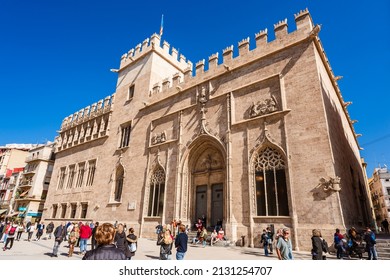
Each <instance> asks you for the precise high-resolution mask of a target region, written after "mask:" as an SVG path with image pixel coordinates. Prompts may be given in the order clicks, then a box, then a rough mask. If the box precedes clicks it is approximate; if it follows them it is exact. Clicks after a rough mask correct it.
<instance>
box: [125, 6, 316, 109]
mask: <svg viewBox="0 0 390 280" xmlns="http://www.w3.org/2000/svg"><path fill="white" fill-rule="evenodd" d="M295 23H296V27H297V29H296V30H295V31H294V32H290V33H289V32H288V25H287V19H284V20H281V21H279V22H277V23H276V24H274V26H273V27H274V34H275V40H273V41H271V42H268V29H267V28H266V29H264V30H261V31H260V32H259V33H256V34H255V36H254V39H255V46H254V48H253V49H251V48H250V47H251V45H250V37H247V38H245V39H243V40H241V41H239V42H238V44H237V49H238V54H237V55H236V56H235V57H234V46H233V45H230V46H228V47H226V48H225V49H223V50H222V61H221V62H220V61H219V54H218V53H216V54H213V55H211V56H209V58H208V60H206V59H201V60H199V61H198V62H197V63H196V64H195V67H193V66H192V63H191V62H189V61H188V62H186V63H187V64H186V67H184V68H183V70H182V71H181V74H182V76H180V79H178V77H177V75H176V74H175V75H174V76H170V77H166V78H165V80H166V79H168V80H169V81H172V82H170V83H167V82H165V83H164V82H163V81H161V82H159V83H156V84H155V85H153V86H152V88H151V89H150V94H149V96H150V97H151V98H156V99H158V98H157V97H154V96H155V95H157V94H159V93H164V92H170V93H177V92H180V91H183V90H184V89H185V88H188V87H191V86H192V85H193V84H196V83H197V81H202V80H204V79H207V77H206V76H207V75H209V76H215V75H218V74H224V73H225V72H226V71H228V72H230V71H232V70H233V69H234V68H237V67H240V66H242V65H243V64H245V63H248V62H250V58H253V59H258V58H260V57H263V56H266V55H267V54H269V53H274V52H276V51H278V50H281V49H283V48H285V47H286V46H288V45H289V44H290V45H294V44H296V43H297V42H299V41H302V40H306V39H308V38H309V36H310V35H311V32H312V31H313V29H315V28H314V27H313V26H314V25H313V22H312V19H311V16H310V14H309V11H308V10H307V9H305V10H303V11H300V12H299V13H298V14H295ZM160 44H161V42H160V37H159V36H158V35H157V34H154V35H153V36H152V37H151V39H150V43H149V45H148V46H146V43H145V44H144V45H143V46H142V49H141V51H139V52H138V55H141V54H142V53H144V52H148V50H149V49H150V48H151V47H150V46H151V45H152V46H157V47H158V48H161V47H160ZM143 48H145V50H143ZM161 49H162V50H163V52H164V53H165V54H169V55H170V57H171V59H172V60H175V61H177V57H178V54H177V50H176V49H175V48H170V46H169V44H168V43H166V42H164V43H163V46H162V48H161ZM169 49H171V52H170V53H169ZM181 57H182V56H181V55H180V62H182V61H183V62H184V61H185V58H184V57H183V60H182V59H181ZM244 57H245V58H244ZM136 59H137V54H134V52H129V53H128V54H125V55H124V56H122V62H123V63H127V61H128V60H136ZM123 63H121V67H122V65H124V64H123ZM207 64H208V65H207ZM205 69H207V70H205ZM164 85H165V86H164ZM162 96H163V95H162ZM151 102H152V103H153V101H151Z"/></svg>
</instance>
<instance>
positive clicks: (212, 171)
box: [190, 143, 226, 228]
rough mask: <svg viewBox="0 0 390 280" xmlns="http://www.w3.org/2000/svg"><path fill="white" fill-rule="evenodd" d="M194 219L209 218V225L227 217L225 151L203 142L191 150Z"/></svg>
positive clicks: (213, 224)
mask: <svg viewBox="0 0 390 280" xmlns="http://www.w3.org/2000/svg"><path fill="white" fill-rule="evenodd" d="M190 158H191V160H190V163H192V164H190V166H191V167H192V168H191V176H192V180H191V182H192V198H193V199H192V205H193V207H192V221H195V222H196V221H197V220H198V218H202V216H205V217H206V226H207V227H209V228H210V227H214V226H215V225H216V224H217V223H218V222H220V223H222V222H223V221H224V217H225V212H226V211H225V207H226V206H225V204H226V203H225V201H226V199H225V197H226V191H225V189H226V187H225V186H226V184H225V181H226V171H225V170H226V165H225V159H224V156H223V154H222V152H221V151H220V150H219V149H218V148H216V147H215V146H214V145H211V144H210V143H208V144H205V143H204V144H203V145H201V147H198V148H197V149H196V150H195V151H193V152H192V153H191V156H190Z"/></svg>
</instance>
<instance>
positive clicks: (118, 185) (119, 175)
mask: <svg viewBox="0 0 390 280" xmlns="http://www.w3.org/2000/svg"><path fill="white" fill-rule="evenodd" d="M124 176H125V171H124V169H123V166H122V165H120V166H118V168H117V170H116V176H115V192H114V200H115V201H117V202H120V201H121V198H122V190H123V179H124Z"/></svg>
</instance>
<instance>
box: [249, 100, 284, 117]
mask: <svg viewBox="0 0 390 280" xmlns="http://www.w3.org/2000/svg"><path fill="white" fill-rule="evenodd" d="M277 110H278V108H277V105H276V101H275V99H274V97H272V98H267V99H264V100H261V101H258V102H257V103H255V102H253V104H252V106H251V110H250V113H249V116H250V117H251V118H254V117H258V116H262V115H266V114H270V113H273V112H275V111H277Z"/></svg>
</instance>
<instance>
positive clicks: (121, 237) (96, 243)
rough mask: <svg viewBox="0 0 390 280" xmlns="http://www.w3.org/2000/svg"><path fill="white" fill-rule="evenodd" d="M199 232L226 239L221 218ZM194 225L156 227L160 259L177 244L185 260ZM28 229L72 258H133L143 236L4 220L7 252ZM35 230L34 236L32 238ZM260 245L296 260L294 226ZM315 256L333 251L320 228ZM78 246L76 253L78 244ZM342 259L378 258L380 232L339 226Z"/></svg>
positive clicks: (0, 238) (0, 227) (100, 227)
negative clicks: (139, 238) (210, 228)
mask: <svg viewBox="0 0 390 280" xmlns="http://www.w3.org/2000/svg"><path fill="white" fill-rule="evenodd" d="M194 229H195V230H196V236H195V237H193V238H192V244H194V245H196V244H199V245H201V246H203V247H205V246H206V245H207V244H208V245H210V246H213V245H214V244H216V243H217V242H226V241H227V239H226V237H225V232H224V230H223V227H222V222H221V223H220V222H219V221H218V223H217V224H216V225H215V226H214V227H213V229H212V232H211V234H210V235H209V233H208V230H207V227H206V218H205V217H204V216H203V217H202V218H199V219H198V220H197V222H196V223H195V224H194ZM382 230H383V231H384V232H385V233H388V222H387V220H386V219H385V220H384V221H383V222H382ZM189 231H190V229H189V227H188V226H185V225H184V224H183V223H182V222H181V221H180V220H178V221H176V220H173V221H172V222H171V223H170V224H167V225H164V226H163V225H161V224H158V225H157V226H156V234H157V238H156V239H157V243H156V244H157V245H158V246H159V247H160V253H159V259H160V260H171V259H172V251H173V247H175V248H176V260H183V259H184V257H185V254H186V252H187V244H188V233H189ZM23 233H26V234H27V236H26V239H25V240H26V241H29V242H30V241H37V242H39V241H40V240H41V238H42V237H43V236H44V235H45V233H46V235H45V236H44V237H43V238H45V239H52V237H53V239H54V245H53V250H52V253H51V256H52V257H58V250H59V247H60V245H61V244H62V242H66V243H67V245H68V246H67V247H68V248H69V250H68V257H72V256H73V254H78V255H81V256H82V257H83V259H85V260H92V259H123V260H131V259H132V257H134V256H135V253H136V250H137V247H138V243H137V241H138V238H137V236H136V235H135V230H134V228H129V229H127V226H126V224H122V223H118V221H116V222H115V223H113V224H111V223H103V224H99V222H95V223H93V222H84V223H83V222H67V223H65V222H62V223H61V224H60V225H58V226H57V227H56V228H54V223H53V222H50V223H48V224H47V225H46V224H45V223H44V222H43V221H42V222H37V223H31V222H26V223H24V222H13V221H7V222H4V221H2V222H0V242H2V243H3V244H4V246H3V248H2V249H3V251H6V250H11V249H12V247H13V245H14V241H20V240H21V238H22V235H23ZM34 234H35V238H33V236H34ZM89 240H90V241H91V243H90V244H91V249H90V250H88V249H87V243H88V241H89ZM260 244H261V247H263V249H264V255H265V256H269V255H271V254H273V253H274V249H275V251H276V254H277V258H278V259H280V260H292V259H294V258H293V250H292V242H291V238H290V229H289V228H281V229H278V230H277V231H276V233H275V232H274V229H273V227H267V228H266V229H263V231H262V233H261V236H260ZM311 244H312V249H311V255H312V259H313V260H325V259H326V256H327V254H328V253H329V251H330V248H329V246H328V243H327V241H326V240H325V239H324V238H323V236H322V233H321V230H320V229H313V230H312V236H311ZM76 247H79V251H78V252H77V253H76V252H75V248H76ZM332 247H333V248H334V250H335V253H336V257H337V258H338V259H345V258H347V259H350V258H352V257H357V258H360V259H362V258H363V254H364V253H366V252H367V255H368V256H367V259H369V260H377V259H378V253H377V250H376V235H375V233H374V232H373V231H372V230H371V229H370V228H369V227H366V228H365V230H364V231H361V232H359V231H357V230H356V229H355V228H354V227H351V228H350V229H348V230H347V231H346V232H345V233H344V234H342V233H341V232H340V229H338V228H337V229H335V232H334V235H333V245H332Z"/></svg>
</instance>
